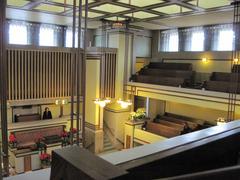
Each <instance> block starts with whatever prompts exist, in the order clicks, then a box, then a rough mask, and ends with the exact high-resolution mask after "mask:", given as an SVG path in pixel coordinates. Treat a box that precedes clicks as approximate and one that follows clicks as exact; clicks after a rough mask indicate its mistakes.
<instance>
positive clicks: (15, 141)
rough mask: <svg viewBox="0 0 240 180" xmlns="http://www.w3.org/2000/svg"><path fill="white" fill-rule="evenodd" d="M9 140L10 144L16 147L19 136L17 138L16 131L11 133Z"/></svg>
mask: <svg viewBox="0 0 240 180" xmlns="http://www.w3.org/2000/svg"><path fill="white" fill-rule="evenodd" d="M8 141H9V145H10V146H11V147H12V148H15V147H16V146H17V138H16V136H15V135H14V133H10V135H9V138H8Z"/></svg>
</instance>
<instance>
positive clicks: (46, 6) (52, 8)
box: [35, 4, 65, 13]
mask: <svg viewBox="0 0 240 180" xmlns="http://www.w3.org/2000/svg"><path fill="white" fill-rule="evenodd" d="M35 9H36V10H40V11H48V12H54V13H61V12H64V10H65V8H64V7H60V6H54V5H49V4H40V5H39V6H37V7H36V8H35Z"/></svg>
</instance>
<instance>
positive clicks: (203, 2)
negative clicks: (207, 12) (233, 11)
mask: <svg viewBox="0 0 240 180" xmlns="http://www.w3.org/2000/svg"><path fill="white" fill-rule="evenodd" d="M188 3H190V4H193V5H195V6H197V5H198V6H199V7H201V8H205V9H208V8H216V7H222V6H227V5H230V1H229V0H214V1H213V0H199V1H198V3H197V0H194V1H190V2H188Z"/></svg>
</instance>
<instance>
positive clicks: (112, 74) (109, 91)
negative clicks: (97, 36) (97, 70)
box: [101, 52, 117, 98]
mask: <svg viewBox="0 0 240 180" xmlns="http://www.w3.org/2000/svg"><path fill="white" fill-rule="evenodd" d="M102 63H103V71H101V72H103V74H102V76H103V82H102V86H101V88H103V89H102V92H103V94H104V97H110V98H115V79H116V63H117V56H116V53H111V52H106V53H104V57H103V59H102Z"/></svg>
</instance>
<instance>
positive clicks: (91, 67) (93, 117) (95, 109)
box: [86, 60, 100, 125]
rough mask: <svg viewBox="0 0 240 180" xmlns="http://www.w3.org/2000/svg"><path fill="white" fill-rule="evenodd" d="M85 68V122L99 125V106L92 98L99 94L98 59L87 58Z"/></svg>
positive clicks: (97, 96)
mask: <svg viewBox="0 0 240 180" xmlns="http://www.w3.org/2000/svg"><path fill="white" fill-rule="evenodd" d="M86 69H87V70H86V82H87V83H86V122H89V123H91V124H94V125H99V106H98V105H96V104H94V102H93V100H94V99H96V98H99V95H100V94H99V89H100V61H99V60H87V62H86Z"/></svg>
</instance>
